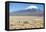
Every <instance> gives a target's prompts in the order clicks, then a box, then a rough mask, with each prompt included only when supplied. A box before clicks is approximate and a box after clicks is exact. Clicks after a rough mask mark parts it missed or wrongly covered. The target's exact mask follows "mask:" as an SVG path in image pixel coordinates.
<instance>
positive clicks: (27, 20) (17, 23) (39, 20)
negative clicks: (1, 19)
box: [9, 16, 43, 29]
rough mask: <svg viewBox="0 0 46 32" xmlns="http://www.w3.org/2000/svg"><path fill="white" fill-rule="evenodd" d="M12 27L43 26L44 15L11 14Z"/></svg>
mask: <svg viewBox="0 0 46 32" xmlns="http://www.w3.org/2000/svg"><path fill="white" fill-rule="evenodd" d="M9 19H10V22H9V23H10V24H9V26H10V27H9V28H10V29H25V28H40V27H43V17H38V16H10V17H9Z"/></svg>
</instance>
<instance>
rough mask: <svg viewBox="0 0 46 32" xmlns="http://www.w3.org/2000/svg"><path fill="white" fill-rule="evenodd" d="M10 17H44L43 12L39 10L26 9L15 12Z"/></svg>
mask: <svg viewBox="0 0 46 32" xmlns="http://www.w3.org/2000/svg"><path fill="white" fill-rule="evenodd" d="M10 16H43V11H41V10H39V9H34V8H32V9H25V10H20V11H16V12H15V11H13V12H11V13H10Z"/></svg>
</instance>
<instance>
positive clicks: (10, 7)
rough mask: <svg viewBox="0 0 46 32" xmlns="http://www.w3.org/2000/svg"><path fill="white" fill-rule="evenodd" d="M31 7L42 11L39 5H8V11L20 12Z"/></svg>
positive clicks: (41, 6)
mask: <svg viewBox="0 0 46 32" xmlns="http://www.w3.org/2000/svg"><path fill="white" fill-rule="evenodd" d="M32 5H33V6H36V7H38V9H40V10H43V5H41V4H24V3H10V6H9V10H10V12H13V11H20V10H23V9H25V8H27V7H29V6H32Z"/></svg>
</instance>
